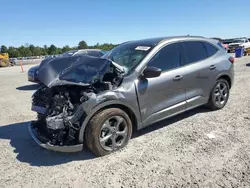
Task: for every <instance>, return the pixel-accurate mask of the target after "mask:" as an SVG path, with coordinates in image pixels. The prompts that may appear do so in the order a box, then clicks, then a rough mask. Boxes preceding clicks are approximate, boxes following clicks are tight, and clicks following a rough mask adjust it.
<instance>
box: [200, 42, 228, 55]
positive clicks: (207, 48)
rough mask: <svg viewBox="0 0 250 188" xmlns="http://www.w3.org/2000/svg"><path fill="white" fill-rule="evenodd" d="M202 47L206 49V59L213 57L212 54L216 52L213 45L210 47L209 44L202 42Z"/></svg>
mask: <svg viewBox="0 0 250 188" xmlns="http://www.w3.org/2000/svg"><path fill="white" fill-rule="evenodd" d="M203 45H204V46H205V48H206V51H207V57H211V56H213V55H214V54H216V53H217V52H218V49H217V48H215V47H214V46H213V45H211V44H209V43H207V42H203ZM222 48H224V47H222Z"/></svg>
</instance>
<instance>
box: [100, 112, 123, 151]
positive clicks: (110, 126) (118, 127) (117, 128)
mask: <svg viewBox="0 0 250 188" xmlns="http://www.w3.org/2000/svg"><path fill="white" fill-rule="evenodd" d="M127 137H128V126H127V123H126V121H125V119H124V118H123V117H121V116H113V117H111V118H109V119H108V120H106V121H105V122H104V124H103V125H102V127H101V130H100V136H99V141H100V145H101V147H102V148H103V149H104V150H106V151H114V150H116V149H118V148H119V147H120V146H122V145H123V143H124V142H125V140H126V138H127Z"/></svg>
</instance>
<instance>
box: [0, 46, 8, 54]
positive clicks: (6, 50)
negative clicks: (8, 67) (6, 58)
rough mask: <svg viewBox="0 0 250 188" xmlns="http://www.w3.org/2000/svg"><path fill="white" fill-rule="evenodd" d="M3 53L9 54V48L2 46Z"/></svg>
mask: <svg viewBox="0 0 250 188" xmlns="http://www.w3.org/2000/svg"><path fill="white" fill-rule="evenodd" d="M1 53H8V48H7V47H6V46H5V45H2V46H1Z"/></svg>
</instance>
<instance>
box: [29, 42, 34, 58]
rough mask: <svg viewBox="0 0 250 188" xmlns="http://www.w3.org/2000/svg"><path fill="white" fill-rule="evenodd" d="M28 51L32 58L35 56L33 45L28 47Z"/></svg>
mask: <svg viewBox="0 0 250 188" xmlns="http://www.w3.org/2000/svg"><path fill="white" fill-rule="evenodd" d="M29 50H30V52H31V55H32V56H35V55H34V51H35V46H34V45H33V44H31V45H29Z"/></svg>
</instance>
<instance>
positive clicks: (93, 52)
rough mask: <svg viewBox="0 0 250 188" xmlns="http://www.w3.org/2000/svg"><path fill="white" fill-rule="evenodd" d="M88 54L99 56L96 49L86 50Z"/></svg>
mask: <svg viewBox="0 0 250 188" xmlns="http://www.w3.org/2000/svg"><path fill="white" fill-rule="evenodd" d="M88 55H90V56H94V57H100V55H99V54H98V52H96V51H88Z"/></svg>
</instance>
